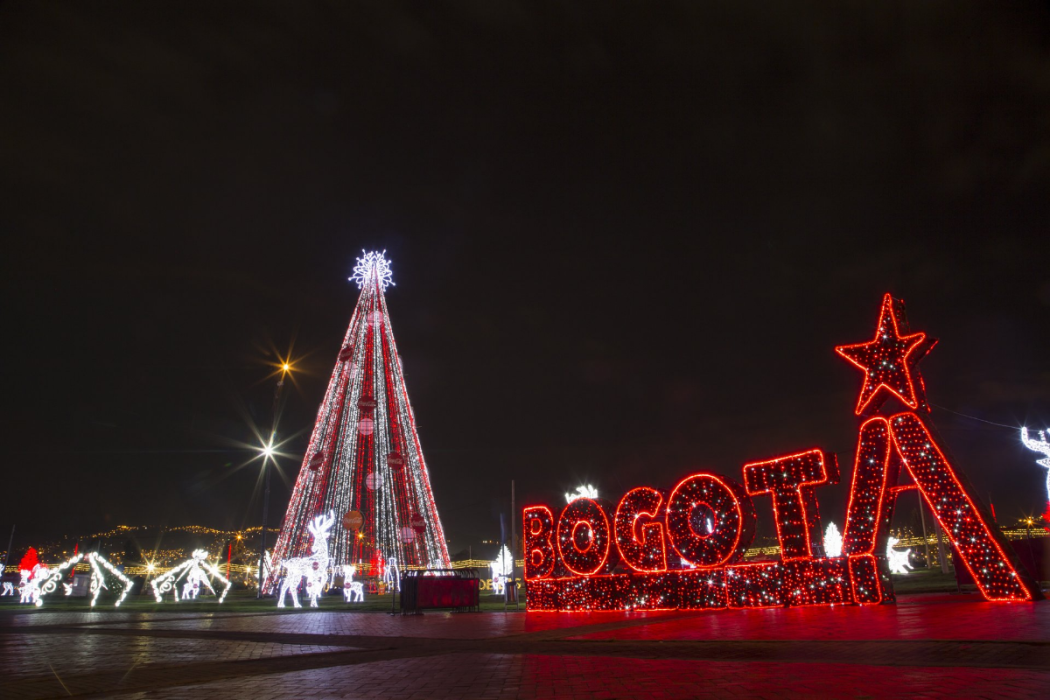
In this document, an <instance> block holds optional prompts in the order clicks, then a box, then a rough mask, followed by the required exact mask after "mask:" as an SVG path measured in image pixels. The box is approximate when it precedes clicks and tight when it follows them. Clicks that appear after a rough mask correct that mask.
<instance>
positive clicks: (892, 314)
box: [835, 294, 937, 416]
mask: <svg viewBox="0 0 1050 700" xmlns="http://www.w3.org/2000/svg"><path fill="white" fill-rule="evenodd" d="M908 331H909V329H908V318H907V316H906V315H905V313H904V302H903V301H901V300H900V299H894V298H893V297H892V296H891V295H889V294H887V295H886V296H884V297H883V298H882V311H881V312H880V313H879V325H878V328H876V330H875V338H874V339H873V340H870V341H868V342H867V343H858V344H856V345H840V346H838V347H837V348H835V352H837V353H838V354H839V355H842V356H843V357H844V358H846V359H847V360H849V361H850V362H851V363H853V364H854V365H856V366H857V367H859V368H860V369H862V370H864V386H863V387H861V390H860V398H859V399H858V400H857V408H856V410H855V411H854V412H855V413H856V414H857V415H858V416H859V415H863V414H864V413H872V412H874V411H876V410H878V408H879V406H881V405H882V403H883V401H885V400H886V399H888V398H889V394H892V395H893V396H896V397H897V398H898V399H900V400H901V401H903V402H904V404H905V405H906V406H908V407H909V408H911V409H914V410H919V409H923V410H929V408H928V407H927V406H926V395H925V391H924V390H923V384H922V377H921V376H920V375H919V370H918V367H917V365H918V364H919V360H921V359H922V358H924V357H926V353H928V352H929V351H930V350H932V349H933V346H934V345H936V344H937V339H936V338H927V337H926V334H925V333H912V334H910V335H909V332H908ZM883 389H885V391H883Z"/></svg>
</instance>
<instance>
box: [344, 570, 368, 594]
mask: <svg viewBox="0 0 1050 700" xmlns="http://www.w3.org/2000/svg"><path fill="white" fill-rule="evenodd" d="M356 573H357V567H356V566H354V565H353V564H343V597H345V598H346V602H347V603H363V602H364V600H365V584H363V583H361V582H360V581H355V580H354V574H356Z"/></svg>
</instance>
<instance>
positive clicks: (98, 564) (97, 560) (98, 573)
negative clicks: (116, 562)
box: [87, 552, 131, 608]
mask: <svg viewBox="0 0 1050 700" xmlns="http://www.w3.org/2000/svg"><path fill="white" fill-rule="evenodd" d="M87 558H88V561H90V562H91V592H92V593H94V594H95V595H94V596H92V598H91V607H95V603H96V602H97V601H98V596H99V594H100V593H101V592H102V589H103V588H105V589H106V590H109V586H107V585H106V576H105V574H104V573H103V572H102V570H103V569H105V570H106V571H107V572H108V573H110V574H112V575H113V576H115V577H116V578H117V579H118V580H119V581H120V582H121V583H123V584H124V589H123V590H122V591H121V592H120V598H118V599H117V603H116V605H114V606H113V607H115V608H119V607H120V604H121V603H123V602H124V599H125V598H127V597H128V592H129V591H130V590H131V579H130V578H128V577H127V576H125V575H124V574H123V573H121V572H120V571H118V570H117V567H115V566H113V565H112V564H110V563H109V562H108V561H106V560H105V559H104V558H103V557H102V555H100V554H98V553H96V552H89V553H88V555H87Z"/></svg>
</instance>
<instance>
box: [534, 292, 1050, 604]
mask: <svg viewBox="0 0 1050 700" xmlns="http://www.w3.org/2000/svg"><path fill="white" fill-rule="evenodd" d="M935 342H936V341H933V340H929V339H927V338H926V335H925V334H924V333H915V334H909V330H908V325H907V320H906V319H905V316H904V305H903V303H902V302H900V301H898V300H895V299H893V298H892V297H891V296H889V295H886V297H885V298H884V300H883V305H882V311H881V313H880V316H879V326H878V331H877V334H876V337H875V339H874V340H872V341H871V342H869V343H862V344H859V345H847V346H842V347H839V348H836V350H837V351H838V353H839V354H840V355H842V356H843V357H845V358H846V359H848V360H849V361H850V362H852V363H853V364H855V365H857V366H858V367H861V368H862V369H864V370H865V381H864V385H863V387H862V388H861V393H860V398H859V400H858V403H857V408H856V413H857V415H861V414H864V413H872V412H874V411H875V410H877V409H878V407H879V406H880V405H881V404H882V403H883V402H884V401H886V400H887V399H889V398H891V397H896V398H897V399H899V400H900V401H902V402H903V403H904V404H905V405H907V406H908V407H909V408H912V409H916V410H918V409H926V404H925V398H924V396H923V393H924V392H923V388H922V380H921V378H920V377H919V374H918V372H917V370H916V364H917V363H918V361H919V360H920V359H922V357H923V356H925V355H926V353H927V352H929V350H930V348H932V347H933V345H934V343H935ZM926 410H928V409H926ZM902 470H905V471H907V473H908V474H909V476H910V477H911V479H912V480H913V481H914V482H915V487H917V489H918V491H919V493H920V494H921V495H922V497H923V499H925V501H926V502H927V503H928V504H929V506H930V508H931V509H932V510H933V513H934V515H935V517H936V518H937V520H938V522H939V523H940V525H941V527H942V528H943V529H944V531H945V532H946V533H948V536H949V538H950V541H951V543H952V546H953V547H954V549H955V551H956V553H957V555H958V558H959V559H960V560H961V561H962V565H963V566H966V568H967V569H968V570H969V572H970V573H971V574H972V575H973V578H974V581H976V582H977V586H978V589H979V590H980V592H981V594H982V595H983V596H984V597H985V598H986V599H987V600H994V601H1031V600H1036V599H1041V598H1042V594H1041V593H1040V591H1039V588H1038V586H1037V585H1036V584H1035V583H1034V582H1033V581H1032V580H1031V578H1030V577H1029V576H1028V574H1027V572H1026V571H1025V570H1024V569H1023V568H1022V567H1021V566H1020V565H1019V563H1018V561H1017V556H1016V554H1015V553H1014V551H1013V549H1012V548H1011V547H1010V544H1009V543H1008V542H1007V541H1006V540H1005V538H1004V537H1003V536H1002V533H1001V532H999V530H998V529H996V528H995V527H994V526H993V525H989V523H990V522H991V520H990V519H989V518H988V517H987V516H986V515H985V513H984V510H983V507H982V506H980V505H979V503H978V502H977V501H976V500H975V499H974V498H973V497H972V495H971V494H972V493H973V489H972V488H970V487H969V486H968V485H966V483H965V482H964V480H963V478H962V476H961V475H960V474H959V473H958V472H957V471H956V470H955V468H954V467H953V466H952V465H951V464H950V463H949V461H948V460H947V458H945V456H944V452H943V450H941V448H940V447H939V446H938V444H937V442H936V440H935V439H934V438H933V435H932V433H931V431H930V429H929V427H928V426H927V425H926V423H925V422H924V421H923V419H922V418H921V417H920V416H919V415H917V414H916V413H913V412H910V411H909V412H904V413H898V414H897V415H894V416H892V417H888V418H887V417H884V416H874V417H871V418H868V419H867V420H865V421H864V422H863V423H862V424H861V425H860V428H859V431H858V436H857V451H856V458H855V461H854V469H853V476H852V482H851V486H850V496H849V504H848V506H847V512H846V524H845V527H844V533H843V546H842V556H841V557H835V558H828V557H824V556H817V555H819V554H820V553H821V552H822V548H820V549H818V548H817V547H815V545H814V542H820V541H821V540H820V514H819V510H818V507H817V498H816V491H815V489H816V487H817V486H819V485H821V484H833V483H837V482H838V478H839V471H838V462H837V461H836V459H835V457H834V455H831V454H828V453H826V452H823V451H821V450H819V449H813V450H807V451H805V452H799V453H795V454H790V455H787V456H784V457H777V458H775V459H771V460H765V461H761V462H752V463H749V464H746V465H744V468H743V477H744V484H745V487H746V488H745V487H742V486H740V485H738V484H736V483H735V482H733V481H732V480H730V479H726V478H725V477H719V476H714V475H712V474H706V473H700V474H692V475H690V476H687V477H686V478H684V479H682V480H681V481H680V482H679V483H678V485H677V486H675V488H674V489H673V490H672V491H671V495H670V496H669V497H668V498H667V499H666V501H665V499H664V496H663V492H661V491H659V490H657V489H655V488H652V487H648V486H642V487H638V488H635V489H631V490H630V491H628V492H627V493H626V494H625V495H624V496H623V498H622V499H621V500H620V502H619V505H618V506H617V508H616V512H615V516H614V517H613V522H612V527H611V528H610V523H609V516H608V511H609V508H608V507H606V506H604V505H603V504H602V503H600V502H598V501H595V500H592V499H589V498H578V499H576V500H574V501H573V502H572V503H570V504H568V505H567V506H565V508H564V509H563V510H562V512H561V514H560V516H559V517H558V519H557V523H555V518H554V515H553V513H552V512H551V510H550V509H549V508H547V507H546V506H529V507H527V508H525V510H524V513H523V515H524V529H523V531H524V533H525V578H526V587H527V591H528V610H530V611H590V610H704V609H720V608H766V607H780V606H794V605H836V604H844V603H855V604H861V605H871V604H878V603H892V602H893V601H894V596H893V587H892V584H891V579H890V575H889V571H888V568H887V565H886V559H885V551H886V541H887V537H888V536H889V525H890V520H891V518H892V515H893V507H894V501H895V498H896V495H897V493H898V492H900V491H901V490H902V489H909V488H914V487H910V486H898V485H897V483H898V480H899V478H900V472H901V471H902ZM767 493H768V494H770V495H771V496H772V500H773V514H774V518H775V520H776V526H777V536H778V537H779V539H780V544H781V551H782V560H781V561H764V562H747V563H744V562H740V561H739V560H740V558H741V556H742V554H743V552H744V550H746V548H747V546H748V545H749V544H750V542H751V540H752V538H753V537H754V527H755V510H754V504H753V503H752V501H751V496H756V495H760V494H767ZM555 537H556V538H557V544H556V545H555V542H554V538H555ZM668 544H670V546H671V547H672V548H673V550H674V551H675V552H677V553H678V554H679V555H680V557H681V559H678V558H677V557H672V558H671V560H670V561H669V560H668V557H667V547H668ZM619 558H622V559H623V562H624V566H623V567H620V568H617V566H616V562H617V560H618V559H619Z"/></svg>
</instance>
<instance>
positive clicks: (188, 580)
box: [150, 549, 232, 603]
mask: <svg viewBox="0 0 1050 700" xmlns="http://www.w3.org/2000/svg"><path fill="white" fill-rule="evenodd" d="M183 577H185V582H184V583H183V585H182V600H196V599H197V596H198V595H199V594H200V589H201V584H204V586H205V587H206V588H208V590H210V591H211V592H212V594H213V595H217V596H219V600H218V602H219V603H222V601H224V600H225V599H226V594H227V593H228V592H229V590H230V586H231V585H232V584H231V583H230V580H229V579H228V578H226V577H225V576H223V575H222V572H220V571H219V569H218V567H216V566H215V565H214V564H212V563H210V562H209V561H208V552H207V550H204V549H195V550H193V556H192V557H190V558H189V559H187V560H186V561H184V562H182V563H181V564H179V565H178V566H176V567H175V568H174V569H172V570H171V571H169V572H167V573H165V574H162V575H160V576H158V577H157V578H155V579H153V580H152V581H151V582H150V585H151V586H153V597H154V598H156V599H157V602H158V603H161V602H163V601H164V594H165V593H167V592H169V591H171V592H172V599H173V600H174V601H175V602H176V603H177V602H179V586H178V584H179V581H181V580H182V579H183ZM212 578H214V579H217V580H219V581H222V582H223V583H224V584H226V587H225V588H223V589H222V593H218V592H216V590H215V588H213V587H212V585H211V579H212Z"/></svg>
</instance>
